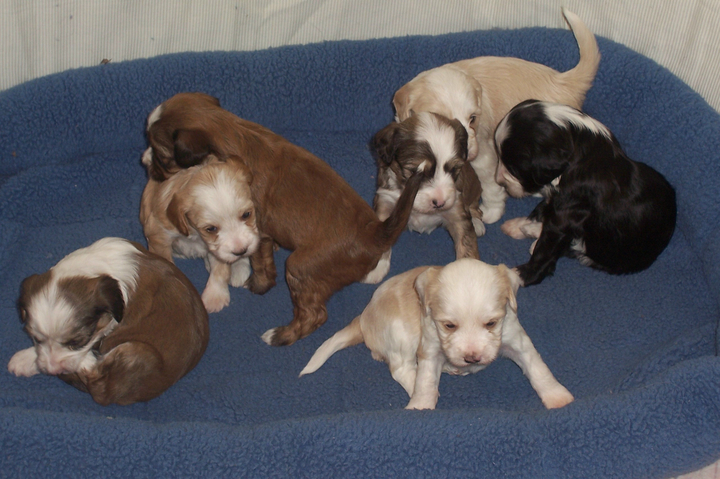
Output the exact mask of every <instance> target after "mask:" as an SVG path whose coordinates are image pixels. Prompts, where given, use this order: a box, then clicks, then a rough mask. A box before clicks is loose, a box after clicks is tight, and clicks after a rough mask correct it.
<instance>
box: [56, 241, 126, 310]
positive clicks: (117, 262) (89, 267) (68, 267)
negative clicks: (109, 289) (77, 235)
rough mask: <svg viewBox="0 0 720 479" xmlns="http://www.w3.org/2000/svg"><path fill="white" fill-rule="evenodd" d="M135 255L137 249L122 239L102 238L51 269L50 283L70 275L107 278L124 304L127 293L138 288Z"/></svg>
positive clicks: (66, 257)
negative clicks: (111, 280)
mask: <svg viewBox="0 0 720 479" xmlns="http://www.w3.org/2000/svg"><path fill="white" fill-rule="evenodd" d="M138 254H139V251H138V249H137V248H135V247H134V246H133V245H132V244H131V243H130V242H128V241H126V240H124V239H122V238H103V239H101V240H98V241H96V242H95V243H93V244H91V245H90V246H88V247H86V248H81V249H79V250H76V251H74V252H72V253H70V254H69V255H67V256H65V257H64V258H63V259H61V260H60V261H59V262H58V264H56V265H55V266H53V268H52V273H53V282H56V281H58V280H60V279H62V278H67V277H70V276H82V277H86V278H96V277H98V276H101V275H107V276H110V277H111V278H114V279H115V280H116V281H117V282H118V283H119V285H120V291H121V292H122V295H123V300H124V301H125V303H126V304H127V302H128V297H129V294H130V293H131V292H132V291H134V290H135V287H136V285H137V275H138V263H137V255H138Z"/></svg>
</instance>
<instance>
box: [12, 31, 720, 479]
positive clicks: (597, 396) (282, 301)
mask: <svg viewBox="0 0 720 479" xmlns="http://www.w3.org/2000/svg"><path fill="white" fill-rule="evenodd" d="M599 46H600V50H601V53H602V61H601V64H600V69H599V72H598V75H597V78H596V80H595V84H594V86H593V88H592V89H591V90H590V92H589V94H588V96H587V101H586V103H585V109H586V111H587V112H588V113H589V114H590V115H592V116H594V117H596V118H597V119H598V120H600V121H601V122H603V123H605V124H606V125H607V126H608V127H609V128H610V129H611V130H612V131H613V132H614V133H615V135H616V136H617V137H618V139H619V140H620V142H621V144H622V145H623V146H624V148H625V149H626V151H627V153H628V154H629V156H630V157H631V158H634V159H636V160H639V161H643V162H645V163H648V164H649V165H651V166H653V167H655V168H656V169H657V170H659V171H660V172H661V173H662V174H664V175H665V176H666V177H667V178H668V180H669V181H670V182H671V183H672V184H673V185H674V186H675V188H676V190H677V199H678V222H677V230H676V232H675V235H674V237H673V239H672V241H671V243H670V245H669V246H668V248H667V250H666V251H665V252H664V253H663V254H662V255H661V256H660V257H659V259H658V260H657V262H656V263H655V264H654V265H653V266H652V267H651V268H650V269H648V270H647V271H645V272H642V273H639V274H635V275H631V276H621V277H614V276H609V275H607V274H604V273H600V272H596V271H593V270H591V269H589V268H586V267H583V266H581V265H580V264H578V263H577V262H575V261H572V260H569V259H563V260H561V261H560V262H559V264H558V267H557V271H556V273H555V275H554V276H552V277H549V278H547V279H546V280H545V281H544V282H543V283H542V284H540V285H538V286H532V287H529V288H526V289H521V290H520V292H519V294H518V304H519V317H520V321H521V323H522V324H523V326H524V327H525V329H526V330H527V332H528V334H529V335H530V337H531V338H532V340H533V342H534V344H535V346H536V347H537V349H538V351H539V352H540V354H541V355H542V357H543V358H544V360H545V361H546V363H547V364H548V366H549V367H550V369H551V370H552V371H553V373H554V374H555V375H556V377H557V378H558V380H559V381H560V382H561V383H562V384H563V385H565V386H566V387H567V388H568V389H569V390H570V391H571V392H572V393H573V394H574V396H575V398H576V401H575V402H574V403H572V404H570V405H568V406H567V407H565V408H563V409H560V410H552V411H547V410H545V409H544V408H543V406H542V403H541V402H540V400H539V398H538V396H537V394H536V393H535V392H534V390H533V389H532V387H531V386H530V384H529V382H528V381H527V379H526V378H525V377H524V376H523V374H522V372H521V370H520V368H518V367H517V366H516V365H515V364H514V363H512V362H511V361H510V360H507V359H498V360H497V361H496V362H495V363H493V364H492V365H490V366H489V367H488V368H487V369H485V370H484V371H481V372H480V373H478V374H475V375H471V376H466V377H452V376H449V375H444V376H443V377H442V380H441V383H440V399H439V402H438V407H437V410H435V411H405V410H404V409H403V408H404V406H405V405H406V404H407V401H408V398H407V396H406V394H405V392H404V390H403V389H402V387H400V385H399V384H397V383H395V382H394V381H393V380H392V378H391V376H390V373H389V371H388V369H387V367H386V366H385V365H384V364H382V363H379V362H376V361H373V360H372V359H371V357H370V353H369V351H368V350H367V349H366V348H365V347H364V346H362V345H359V346H355V347H352V348H349V349H346V350H343V351H340V352H338V353H337V354H336V355H335V356H333V357H332V358H330V360H329V361H328V362H327V363H326V364H325V365H324V366H323V367H322V368H321V369H320V370H318V371H317V372H316V373H314V374H312V375H309V376H305V377H302V378H298V373H299V372H300V370H301V369H302V368H303V366H304V365H305V364H306V362H307V361H308V359H309V358H310V356H311V355H312V353H313V352H314V351H315V349H316V348H317V347H318V346H319V345H320V344H321V343H322V342H323V341H324V340H325V339H327V338H328V337H330V336H331V335H332V334H333V333H335V332H336V331H337V330H339V329H340V328H342V327H344V326H345V325H346V324H347V323H348V322H349V321H350V320H352V318H353V317H355V316H356V315H357V314H359V313H360V312H361V311H362V309H363V308H364V307H365V305H366V304H367V302H368V300H369V299H370V297H371V295H372V293H373V291H374V290H375V288H376V286H374V285H366V284H354V285H351V286H349V287H347V288H345V289H344V290H342V291H340V292H339V293H337V294H336V295H335V296H334V297H333V298H332V299H331V300H330V302H329V303H328V309H329V319H328V321H327V323H326V324H325V325H324V326H323V327H321V328H320V329H319V330H318V331H317V332H315V333H314V334H312V335H311V336H309V337H308V338H306V339H304V340H301V341H299V342H298V343H296V344H295V345H292V346H289V347H282V348H273V347H269V346H267V345H265V344H264V343H263V342H262V341H261V340H260V336H261V334H262V333H263V332H265V331H266V330H268V329H269V328H272V327H275V326H280V325H283V324H286V323H288V322H289V321H290V319H291V315H292V305H291V302H290V297H289V294H288V291H287V287H286V284H285V280H284V269H283V264H284V261H285V259H286V258H287V256H288V252H287V251H282V250H281V251H278V252H277V253H276V254H275V258H276V261H277V264H278V270H279V271H278V285H277V286H276V287H275V288H273V289H272V290H271V291H270V292H268V293H267V294H266V295H264V296H255V295H252V294H251V293H250V292H248V291H247V290H245V289H241V288H240V289H237V288H231V303H230V306H229V307H227V308H226V309H224V310H223V311H221V312H220V313H216V314H212V315H211V316H210V328H211V338H210V344H209V347H208V349H207V352H206V354H205V356H204V357H203V359H202V360H201V361H200V363H199V365H198V366H197V367H196V368H195V369H194V370H193V371H192V372H191V373H190V374H188V375H187V376H186V377H185V378H183V379H182V380H180V381H179V382H178V383H177V384H176V385H175V386H173V387H172V388H171V389H169V390H168V391H167V392H166V393H165V394H163V395H162V396H160V397H159V398H157V399H154V400H152V401H149V402H147V403H142V404H135V405H131V406H126V407H119V406H110V407H101V406H99V405H97V404H95V403H94V402H93V401H92V399H91V397H90V396H89V395H87V394H84V393H82V392H80V391H78V390H76V389H74V388H72V387H71V386H68V385H66V384H65V383H63V382H62V381H60V380H59V379H57V378H53V377H48V376H35V377H32V378H16V377H14V376H12V375H11V374H10V373H8V372H4V373H2V374H0V437H1V438H2V439H1V442H0V444H2V448H1V449H0V471H2V472H0V475H6V476H9V477H84V476H99V477H165V476H189V477H408V478H417V477H473V478H477V477H513V478H517V477H552V478H559V477H576V478H589V477H604V478H613V477H618V478H627V477H643V478H663V477H669V476H672V475H676V474H680V473H685V472H689V471H692V470H696V469H699V468H701V467H703V466H705V465H707V464H709V463H712V462H714V461H716V460H717V459H718V458H720V360H718V358H717V334H716V330H717V327H718V319H719V317H720V315H719V311H718V298H719V297H720V242H718V240H717V238H716V237H715V233H716V232H717V231H718V229H720V225H718V218H719V217H720V211H719V210H720V207H719V204H720V203H719V202H718V200H717V192H718V190H719V189H720V174H719V173H720V119H719V118H718V115H717V113H715V112H714V111H713V110H712V109H711V108H710V107H709V106H708V105H707V104H706V103H705V102H704V101H703V100H702V99H701V98H700V97H699V96H698V95H697V94H696V93H694V92H693V91H692V90H690V89H689V88H688V87H687V86H686V85H684V84H683V83H682V82H681V81H679V80H678V79H677V78H675V77H674V76H673V75H672V74H670V73H669V72H668V71H667V70H665V69H663V68H661V67H659V66H658V65H657V64H655V63H654V62H652V61H650V60H648V59H646V58H644V57H642V56H640V55H638V54H636V53H635V52H633V51H631V50H629V49H627V48H625V47H623V46H622V45H619V44H616V43H613V42H610V41H607V40H604V39H599ZM481 55H499V56H516V57H520V58H524V59H527V60H530V61H535V62H539V63H542V64H545V65H549V66H551V67H553V68H555V69H558V70H561V71H564V70H567V69H569V68H571V67H573V66H574V65H575V64H576V62H577V60H578V52H577V47H576V44H575V41H574V38H573V36H572V34H571V33H570V32H569V31H562V30H553V29H536V28H535V29H523V30H516V31H498V30H495V31H477V32H468V33H461V34H450V35H444V36H437V37H406V38H395V39H381V40H371V41H359V42H352V41H342V42H333V43H322V44H313V45H307V46H299V47H285V48H278V49H272V50H266V51H258V52H245V53H238V52H213V53H184V54H174V55H169V56H162V57H156V58H150V59H143V60H135V61H131V62H126V63H118V64H114V63H112V62H111V63H109V64H106V65H99V66H97V67H92V68H86V69H79V70H72V71H67V72H63V73H60V74H56V75H53V76H49V77H45V78H41V79H38V80H35V81H32V82H28V83H26V84H23V85H19V86H17V87H15V88H13V89H10V90H7V91H5V92H3V93H1V94H0V155H1V156H0V158H1V159H2V161H1V162H0V175H1V176H0V359H2V361H4V364H7V361H8V360H9V359H10V357H11V356H12V355H13V354H14V353H15V352H16V351H18V350H20V349H23V348H27V347H29V346H30V345H31V342H30V339H29V338H28V337H27V335H26V334H25V333H24V332H23V330H22V325H21V323H20V321H19V320H18V315H17V312H16V309H15V301H16V299H17V295H18V288H19V285H20V282H21V281H22V279H23V278H24V277H26V276H28V275H30V274H32V273H38V272H43V271H45V270H47V269H48V268H49V267H51V266H53V265H54V264H55V263H56V262H57V261H59V260H60V259H61V258H62V257H63V256H65V255H66V254H68V253H70V252H71V251H74V250H75V249H77V248H80V247H83V246H87V245H89V244H90V243H92V242H93V241H95V240H97V239H99V238H102V237H105V236H120V237H125V238H129V239H132V240H135V241H140V242H144V238H143V234H142V228H141V225H140V223H139V220H138V209H139V201H140V195H141V192H142V190H143V188H144V186H145V183H146V173H145V170H144V168H143V167H142V165H141V163H140V156H141V154H142V152H143V150H144V149H145V147H146V139H145V135H144V129H145V121H146V117H147V115H148V114H149V113H150V112H151V111H152V110H153V108H154V107H155V106H157V105H158V104H160V103H161V102H162V101H164V100H165V99H167V98H169V97H170V96H172V95H173V94H175V93H178V92H182V91H203V92H206V93H209V94H211V95H214V96H216V97H218V98H219V99H220V101H221V104H222V105H223V106H224V107H225V108H227V109H228V110H230V111H232V112H234V113H236V114H237V115H239V116H241V117H244V118H247V119H249V120H252V121H255V122H258V123H261V124H263V125H265V126H267V127H269V128H270V129H272V130H274V131H276V132H278V133H280V134H282V135H284V136H285V137H286V138H288V139H289V140H290V141H292V142H295V143H297V144H299V145H301V146H303V147H305V148H307V149H309V150H310V151H312V152H313V153H315V154H317V155H318V156H319V157H321V158H322V159H324V160H325V161H327V162H328V163H329V164H330V165H331V166H332V167H333V168H335V169H336V170H337V171H338V172H339V173H340V175H342V176H343V177H344V178H345V179H346V180H347V181H348V182H349V183H350V184H351V185H352V187H353V188H354V189H355V190H356V191H357V192H358V193H359V194H360V195H361V197H362V198H363V199H365V200H366V201H367V202H369V203H370V202H372V197H373V194H374V189H375V174H376V167H375V163H374V159H373V157H372V155H371V153H370V151H369V149H368V142H369V140H370V138H371V137H372V135H373V134H374V133H375V132H376V131H378V130H379V129H380V128H382V127H383V126H385V125H386V124H387V123H389V122H390V121H392V119H393V110H392V107H391V99H392V95H393V93H394V92H395V90H396V89H397V88H399V87H400V86H401V85H403V84H404V83H405V82H407V81H408V80H410V79H411V78H413V77H414V76H415V75H416V74H417V73H419V72H421V71H423V70H426V69H429V68H432V67H435V66H438V65H441V64H443V63H446V62H450V61H455V60H460V59H464V58H471V57H475V56H481ZM288 161H291V159H288ZM318 194H322V192H318ZM536 202H537V199H532V198H530V199H526V200H513V199H510V200H509V201H508V208H507V213H506V215H505V217H504V219H508V218H513V217H516V216H520V215H525V214H527V213H529V212H530V210H531V209H532V208H533V206H534V204H535V203H536ZM478 246H479V250H480V255H481V258H482V259H483V260H484V261H486V262H489V263H493V264H497V263H505V264H508V265H510V266H515V265H518V264H521V263H523V262H525V261H526V260H527V259H528V256H529V253H528V248H529V247H530V241H529V240H527V241H516V240H513V239H510V238H509V237H507V236H505V235H503V234H502V233H501V232H500V223H497V224H493V225H489V226H488V228H487V234H486V235H485V236H483V237H481V238H479V239H478ZM453 259H454V253H453V246H452V241H451V239H450V237H449V235H448V234H447V232H445V231H444V230H437V231H435V232H433V233H432V234H430V235H420V234H416V233H410V232H405V233H403V235H402V236H401V238H400V240H399V241H398V243H397V244H396V246H395V247H394V249H393V257H392V267H391V271H390V274H389V276H388V277H390V276H393V275H396V274H399V273H401V272H404V271H406V270H408V269H410V268H413V267H415V266H419V265H427V264H436V265H443V264H446V263H448V262H450V261H452V260H453ZM177 263H178V265H179V266H180V268H181V269H182V270H183V271H184V272H185V273H186V274H187V275H188V277H189V278H190V279H191V280H192V281H193V283H194V284H195V285H196V287H197V288H198V289H200V290H202V289H203V287H204V284H205V281H206V280H207V272H206V271H205V268H204V266H203V262H202V261H201V260H178V261H177Z"/></svg>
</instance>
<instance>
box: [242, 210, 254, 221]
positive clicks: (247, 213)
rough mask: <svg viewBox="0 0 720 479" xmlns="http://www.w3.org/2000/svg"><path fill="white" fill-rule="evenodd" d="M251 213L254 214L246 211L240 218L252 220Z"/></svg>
mask: <svg viewBox="0 0 720 479" xmlns="http://www.w3.org/2000/svg"><path fill="white" fill-rule="evenodd" d="M251 213H252V212H250V211H246V212H245V213H243V214H242V216H241V217H240V219H243V220H246V219H248V218H250V214H251Z"/></svg>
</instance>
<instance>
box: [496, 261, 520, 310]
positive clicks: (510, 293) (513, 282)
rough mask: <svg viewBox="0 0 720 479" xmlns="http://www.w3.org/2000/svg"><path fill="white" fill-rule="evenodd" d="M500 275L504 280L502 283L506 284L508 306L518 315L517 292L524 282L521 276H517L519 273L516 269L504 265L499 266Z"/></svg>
mask: <svg viewBox="0 0 720 479" xmlns="http://www.w3.org/2000/svg"><path fill="white" fill-rule="evenodd" d="M497 269H498V274H499V275H500V277H501V278H502V281H503V283H504V287H505V290H506V294H507V304H508V305H509V306H510V309H512V310H513V311H514V312H515V314H517V297H516V295H517V291H518V288H519V287H520V285H521V283H522V280H521V279H520V275H518V274H517V271H515V270H514V269H510V268H508V267H507V266H505V265H504V264H499V265H498V266H497Z"/></svg>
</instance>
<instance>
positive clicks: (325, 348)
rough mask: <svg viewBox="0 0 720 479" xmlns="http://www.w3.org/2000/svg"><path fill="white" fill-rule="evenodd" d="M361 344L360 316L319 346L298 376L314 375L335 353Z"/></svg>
mask: <svg viewBox="0 0 720 479" xmlns="http://www.w3.org/2000/svg"><path fill="white" fill-rule="evenodd" d="M362 342H363V334H362V330H361V329H360V316H358V317H357V318H355V319H353V320H352V322H351V323H350V324H348V325H347V326H346V327H345V328H343V329H341V330H340V331H338V332H337V333H335V334H334V335H333V336H332V337H331V338H330V339H328V340H327V341H325V342H324V343H322V345H320V347H319V348H318V349H317V351H315V354H313V356H312V357H311V358H310V361H308V363H307V366H305V368H304V369H303V370H302V371H300V376H304V375H305V374H310V373H314V372H315V371H317V370H318V369H320V366H322V365H323V364H325V361H327V360H328V358H329V357H330V356H332V355H333V354H335V353H336V352H338V351H340V350H341V349H345V348H347V347H350V346H355V345H356V344H360V343H362Z"/></svg>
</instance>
